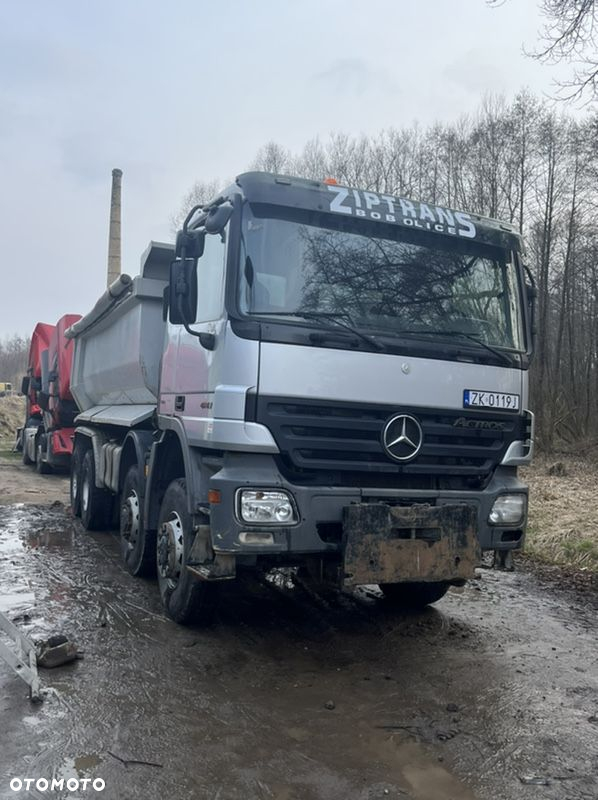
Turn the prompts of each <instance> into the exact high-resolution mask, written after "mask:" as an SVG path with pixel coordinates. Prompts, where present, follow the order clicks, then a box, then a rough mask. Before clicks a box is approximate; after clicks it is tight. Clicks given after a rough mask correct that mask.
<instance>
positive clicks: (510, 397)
mask: <svg viewBox="0 0 598 800" xmlns="http://www.w3.org/2000/svg"><path fill="white" fill-rule="evenodd" d="M519 398H520V396H519V395H518V394H505V392H483V391H481V390H479V389H465V391H464V392H463V408H495V409H496V410H497V411H519Z"/></svg>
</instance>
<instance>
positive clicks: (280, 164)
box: [250, 141, 293, 174]
mask: <svg viewBox="0 0 598 800" xmlns="http://www.w3.org/2000/svg"><path fill="white" fill-rule="evenodd" d="M250 169H255V170H261V171H262V172H274V173H277V174H281V173H285V172H292V171H293V163H292V158H291V153H290V151H289V150H285V148H284V147H282V146H281V145H279V144H277V143H276V142H272V141H270V142H267V143H266V144H265V145H264V146H263V147H260V149H259V150H258V152H257V155H256V157H255V158H254V160H253V161H252V163H251V166H250Z"/></svg>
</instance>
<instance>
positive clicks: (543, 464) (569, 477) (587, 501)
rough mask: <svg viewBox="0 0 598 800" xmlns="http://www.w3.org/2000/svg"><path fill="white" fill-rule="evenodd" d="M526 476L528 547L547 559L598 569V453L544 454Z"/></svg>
mask: <svg viewBox="0 0 598 800" xmlns="http://www.w3.org/2000/svg"><path fill="white" fill-rule="evenodd" d="M551 472H553V473H554V474H550V473H551ZM522 477H523V479H524V480H526V481H527V482H528V483H529V487H530V517H529V526H528V533H527V543H526V550H527V552H528V553H529V554H530V555H531V556H533V557H534V558H537V559H539V560H541V561H545V562H548V563H552V564H566V565H569V566H572V567H575V568H576V569H587V570H591V571H593V572H598V463H597V460H596V458H595V457H592V456H587V457H584V458H574V457H571V456H565V457H562V456H560V457H553V458H547V457H545V456H539V457H538V458H536V459H535V461H534V463H533V465H532V466H531V467H530V468H528V469H526V470H523V471H522Z"/></svg>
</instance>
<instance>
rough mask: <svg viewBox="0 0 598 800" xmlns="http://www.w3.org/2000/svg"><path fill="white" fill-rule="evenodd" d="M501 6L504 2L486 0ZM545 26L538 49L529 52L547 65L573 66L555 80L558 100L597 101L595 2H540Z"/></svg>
mask: <svg viewBox="0 0 598 800" xmlns="http://www.w3.org/2000/svg"><path fill="white" fill-rule="evenodd" d="M487 3H488V5H490V6H495V7H498V6H502V5H504V3H505V0H487ZM540 12H541V14H542V16H543V17H544V19H545V23H544V25H543V27H542V30H541V31H540V38H541V42H542V44H541V46H540V47H539V49H537V50H535V51H531V52H529V53H528V55H530V56H531V57H532V58H536V59H537V60H539V61H543V62H545V63H547V64H558V63H561V62H563V61H564V62H567V63H571V64H572V70H573V72H572V76H571V78H569V79H567V80H565V81H556V82H555V83H556V85H557V86H558V87H559V89H560V96H561V99H566V100H573V99H579V98H580V97H582V96H583V95H585V96H587V95H588V94H589V96H590V99H594V100H596V99H598V31H597V29H596V23H597V9H596V3H595V0H540Z"/></svg>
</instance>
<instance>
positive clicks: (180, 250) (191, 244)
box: [174, 230, 206, 260]
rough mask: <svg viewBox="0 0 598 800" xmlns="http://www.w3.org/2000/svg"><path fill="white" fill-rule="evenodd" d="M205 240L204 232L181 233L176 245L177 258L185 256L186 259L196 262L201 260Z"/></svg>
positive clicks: (178, 234)
mask: <svg viewBox="0 0 598 800" xmlns="http://www.w3.org/2000/svg"><path fill="white" fill-rule="evenodd" d="M205 240H206V235H205V232H204V231H202V230H194V231H186V230H182V231H179V232H178V233H177V235H176V240H175V244H174V254H175V256H176V258H183V256H184V257H185V258H194V259H195V260H197V259H198V258H201V257H202V256H203V249H204V243H205Z"/></svg>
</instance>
